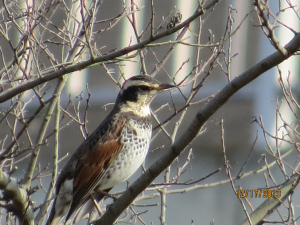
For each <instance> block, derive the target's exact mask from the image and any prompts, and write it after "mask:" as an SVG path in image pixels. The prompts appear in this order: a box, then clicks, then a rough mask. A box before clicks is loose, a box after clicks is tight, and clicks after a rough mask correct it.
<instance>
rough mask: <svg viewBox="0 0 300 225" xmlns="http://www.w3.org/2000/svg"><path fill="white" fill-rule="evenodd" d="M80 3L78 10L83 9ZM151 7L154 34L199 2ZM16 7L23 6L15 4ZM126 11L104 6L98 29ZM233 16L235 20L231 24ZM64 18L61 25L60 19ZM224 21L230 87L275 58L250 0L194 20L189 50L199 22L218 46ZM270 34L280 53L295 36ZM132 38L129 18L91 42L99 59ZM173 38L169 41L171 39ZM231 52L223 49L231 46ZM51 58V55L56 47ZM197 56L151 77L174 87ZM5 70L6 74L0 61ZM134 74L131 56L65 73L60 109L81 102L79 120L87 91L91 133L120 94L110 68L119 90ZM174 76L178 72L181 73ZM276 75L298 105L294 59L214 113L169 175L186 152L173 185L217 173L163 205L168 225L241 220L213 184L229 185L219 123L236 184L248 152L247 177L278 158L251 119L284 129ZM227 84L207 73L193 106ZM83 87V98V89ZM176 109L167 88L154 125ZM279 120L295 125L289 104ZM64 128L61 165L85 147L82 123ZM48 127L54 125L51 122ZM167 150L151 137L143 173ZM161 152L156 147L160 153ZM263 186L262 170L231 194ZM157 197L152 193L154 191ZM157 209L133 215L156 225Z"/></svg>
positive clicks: (45, 181) (146, 5)
mask: <svg viewBox="0 0 300 225" xmlns="http://www.w3.org/2000/svg"><path fill="white" fill-rule="evenodd" d="M207 2H210V1H207ZM287 2H288V1H285V0H278V1H274V2H272V3H269V5H270V9H271V10H273V12H274V13H277V12H279V11H280V10H279V7H281V9H284V8H286V7H288V5H285V4H287ZM289 2H293V3H294V5H296V4H298V2H296V0H294V1H289ZM77 3H78V4H79V2H77ZM134 3H135V4H136V5H137V6H138V7H139V8H140V11H139V12H138V13H136V18H137V22H138V27H139V28H140V29H141V30H142V29H143V28H145V27H146V25H147V24H148V23H149V18H150V15H151V5H150V3H151V1H146V0H144V1H142V0H138V1H134ZM153 3H154V11H155V18H156V25H157V26H158V24H159V22H161V21H164V18H167V16H168V14H169V13H171V14H172V13H173V14H174V15H176V13H178V12H179V13H180V14H181V15H182V19H181V21H184V20H185V19H187V18H188V17H189V16H191V14H192V13H193V12H194V11H195V9H196V8H197V4H198V3H197V1H196V0H188V1H179V0H178V1H175V0H165V1H153ZM18 4H21V3H20V2H18ZM24 4H25V3H24ZM68 4H71V2H68ZM74 4H76V1H74ZM130 4H132V2H131V1H123V2H122V1H117V0H111V1H103V3H102V5H101V7H100V8H99V12H98V13H97V20H98V21H101V20H105V19H107V18H112V17H113V16H115V15H118V14H119V13H120V12H122V11H123V8H124V7H125V6H129V5H130ZM291 4H292V3H291ZM298 8H299V7H298ZM229 12H230V15H231V17H229ZM77 13H78V12H77ZM60 14H61V15H62V17H60V16H59V15H60ZM77 16H78V18H80V13H78V15H76V12H74V17H77ZM63 18H64V17H63V14H62V12H60V11H59V10H58V11H57V13H56V14H55V16H54V17H53V18H52V20H53V23H54V24H59V23H60V21H62V20H63ZM277 18H278V20H280V21H281V22H282V23H288V26H290V27H292V28H293V29H295V30H299V27H300V20H299V17H297V16H296V13H295V12H293V11H292V10H282V11H280V13H278V17H277ZM228 19H232V23H233V30H235V29H237V31H236V33H235V34H234V35H233V36H232V37H231V38H232V39H231V45H232V46H231V53H230V54H231V56H234V57H232V59H231V66H230V72H231V74H230V75H231V77H230V79H231V80H232V79H234V77H236V76H238V75H240V74H241V73H243V72H244V71H245V70H246V69H247V68H249V67H251V65H253V64H255V63H256V62H259V61H260V60H261V59H263V58H264V57H266V56H268V55H270V54H271V53H273V52H275V49H274V47H273V46H272V45H271V44H270V41H269V40H268V38H267V37H266V36H265V35H264V34H263V32H262V30H261V28H260V27H259V26H258V20H257V16H256V13H255V12H254V6H253V1H248V0H230V1H229V0H228V1H221V2H219V3H218V4H217V5H216V6H215V7H214V10H210V11H209V12H207V13H206V14H205V15H204V16H203V17H202V19H201V20H198V21H196V22H194V23H192V24H191V25H190V33H187V34H186V35H185V37H186V38H187V40H186V42H190V43H192V42H193V40H195V38H196V37H195V36H196V35H192V32H193V31H195V30H196V29H197V28H198V26H200V23H201V22H202V21H203V25H202V32H201V38H200V42H201V43H203V44H205V43H208V42H209V41H210V40H211V38H214V40H213V41H212V42H217V41H218V40H219V39H220V38H221V37H222V36H223V35H224V32H225V28H226V24H227V21H228ZM74 26H75V25H74ZM108 26H109V24H105V23H100V24H99V26H98V27H97V29H99V30H100V29H106V28H107V27H108ZM165 27H166V24H165V25H163V29H165ZM275 34H276V36H277V38H278V39H279V41H280V43H281V44H282V45H284V44H285V43H287V42H288V41H289V40H290V39H291V38H292V37H293V33H292V32H291V30H290V29H288V28H287V27H285V26H278V28H277V29H276V30H275ZM146 36H147V34H146ZM173 36H174V35H173ZM133 37H134V33H133V30H132V26H131V24H130V23H129V22H128V20H125V19H124V20H122V21H121V22H119V23H117V24H116V25H115V26H114V27H113V29H111V30H110V32H107V33H106V32H103V33H100V32H99V36H97V35H96V36H95V39H99V45H101V46H102V49H101V52H103V53H104V52H106V53H107V52H110V51H112V50H114V49H120V48H122V47H124V46H128V45H132V44H134V43H135V38H133ZM16 39H18V37H16ZM173 39H175V36H174V37H173ZM168 40H169V37H166V38H163V39H162V40H160V41H158V42H163V41H168ZM158 42H157V43H158ZM0 43H1V40H0ZM2 43H4V42H2ZM0 45H1V48H2V51H3V52H5V51H6V50H5V49H9V46H6V45H5V44H0ZM227 45H229V44H228V43H227ZM169 47H170V46H168V45H162V46H159V47H153V50H150V49H147V51H149V52H150V51H155V57H156V58H157V59H161V58H162V57H163V56H164V55H165V54H166V52H167V51H168V49H169ZM53 48H55V47H53ZM59 51H60V49H57V54H58V53H59ZM7 52H8V56H7V57H9V51H7ZM53 52H54V53H55V49H54V50H53ZM197 53H198V52H197V48H193V47H192V46H188V45H179V46H177V47H176V49H175V51H174V52H173V54H172V56H171V57H170V59H169V60H168V61H167V63H166V64H165V65H164V69H163V70H161V71H160V72H159V73H158V74H157V76H156V78H157V79H158V80H160V81H162V82H169V83H170V82H171V80H170V79H169V77H168V75H167V74H170V75H171V76H173V75H175V74H176V78H175V79H174V80H175V82H177V83H178V82H180V81H181V80H182V79H183V78H184V77H185V76H187V74H189V72H190V71H191V70H192V67H193V65H194V64H195V62H194V61H193V60H194V59H195V57H196V54H197ZM210 54H211V49H205V48H203V50H202V49H201V52H200V55H201V57H200V58H201V59H202V60H203V62H205V61H206V60H208V57H209V56H210ZM226 54H227V53H226ZM58 55H59V54H58ZM155 57H154V54H153V55H152V54H147V58H146V67H147V71H148V72H149V73H150V72H151V71H152V70H153V69H154V68H155V66H156V64H157V59H156V58H155ZM183 62H188V63H186V64H184V66H182V68H181V65H182V63H183ZM0 64H1V63H0ZM1 67H3V62H2V64H1ZM140 68H141V65H140V63H139V60H138V57H136V58H132V59H131V60H128V61H121V62H119V63H111V64H109V63H108V64H106V68H104V67H102V66H93V67H90V68H87V69H84V70H81V71H77V72H74V73H72V74H71V75H69V78H68V81H67V85H66V87H65V88H64V90H63V93H62V95H61V106H62V107H66V106H67V104H69V102H70V99H71V101H72V103H74V105H77V104H78V103H79V102H80V105H79V112H80V114H81V115H83V114H84V111H85V109H86V105H87V103H86V98H87V97H88V92H89V93H90V94H91V97H90V102H89V107H88V111H87V119H88V124H87V128H88V131H89V133H91V132H92V131H94V130H95V129H96V127H97V126H98V125H99V124H100V123H101V121H102V120H103V119H104V118H105V117H106V116H107V115H108V113H109V112H110V110H111V109H112V107H113V105H112V104H110V103H114V100H115V99H116V96H117V94H118V91H119V88H118V87H117V86H116V85H115V83H114V82H113V81H112V79H111V78H110V77H109V76H108V75H107V71H106V69H109V70H110V71H112V73H111V74H112V76H113V77H114V78H115V79H116V80H118V81H119V83H122V79H121V76H120V74H121V73H122V74H124V76H125V77H126V78H129V77H131V76H133V75H137V74H140ZM179 68H181V69H180V70H179ZM279 69H280V71H281V73H282V76H283V77H284V79H285V78H286V77H288V76H289V79H290V83H291V84H292V89H293V90H294V94H295V97H296V98H297V97H298V96H299V94H300V93H299V57H293V58H290V59H289V60H287V61H286V62H284V63H282V64H281V65H279V66H278V68H274V69H272V70H270V71H268V72H266V73H265V74H263V75H262V76H260V77H259V78H257V79H256V80H255V81H253V82H252V83H250V84H249V85H247V86H246V87H244V88H243V89H241V90H240V91H239V92H238V93H237V94H236V95H234V96H233V97H232V98H231V99H230V101H228V102H227V103H226V104H225V105H224V106H223V107H222V108H221V109H220V110H219V111H217V112H216V113H215V114H214V116H213V117H211V118H210V120H209V121H208V122H207V124H206V125H205V131H204V132H203V133H202V134H201V135H199V136H198V137H197V138H196V139H195V140H194V141H193V142H192V144H191V145H190V146H188V148H187V149H186V151H185V152H184V153H183V154H182V155H181V156H180V157H179V158H178V159H177V160H176V161H175V162H174V163H173V165H172V167H171V177H174V176H176V173H177V170H178V168H179V167H181V166H182V165H183V164H184V163H185V162H186V160H187V157H188V153H189V150H192V154H191V159H190V161H189V163H188V165H187V166H186V168H185V169H186V171H185V173H184V174H183V175H182V176H180V178H179V180H178V182H186V181H190V180H191V179H192V180H198V179H201V178H202V177H205V176H207V175H208V174H210V173H212V172H214V171H215V170H217V169H218V168H221V167H222V169H221V170H220V171H219V172H218V173H216V174H214V175H212V176H211V177H209V178H207V179H205V180H203V181H201V182H199V183H198V184H197V185H198V186H199V188H197V187H196V186H195V188H194V189H195V190H191V191H188V192H186V193H176V194H169V195H168V196H167V202H166V204H167V214H166V222H167V224H224V225H227V224H228V225H229V224H239V223H241V222H242V221H243V220H244V219H245V218H246V216H245V213H244V211H243V208H242V206H241V203H240V201H239V200H238V198H237V197H236V195H235V193H234V191H233V189H232V186H231V184H230V182H225V183H224V184H218V183H219V182H221V181H226V180H228V175H227V174H226V170H225V168H224V167H223V165H224V157H223V149H222V142H221V127H220V122H221V121H222V120H223V123H224V129H225V145H226V154H227V159H228V160H229V163H230V165H231V174H232V176H236V175H237V174H238V173H239V171H240V170H241V169H242V167H243V165H244V163H245V161H246V160H247V158H248V155H249V153H250V152H251V150H252V149H253V152H252V154H251V156H250V158H249V160H248V162H247V163H246V165H245V166H244V168H243V171H244V173H246V172H250V171H255V170H257V169H259V168H260V167H262V166H264V165H265V160H266V161H267V162H268V163H271V162H272V161H274V158H273V157H272V156H270V154H268V153H267V151H266V148H267V145H266V142H265V139H264V136H263V132H262V130H261V128H260V127H259V126H258V125H257V123H255V122H253V121H254V117H256V118H259V117H260V116H261V118H262V120H263V123H264V126H265V129H266V130H267V131H269V132H270V133H271V134H276V127H277V128H278V127H280V124H278V123H280V120H277V119H278V114H277V108H278V105H279V104H281V102H282V99H283V97H282V91H281V88H280V85H279V84H278V81H277V80H278V78H279V72H278V70H279ZM228 79H229V78H228V76H226V75H225V74H224V73H223V71H222V70H221V69H220V68H216V69H215V70H213V74H212V75H211V76H209V77H208V78H207V80H206V81H205V84H204V86H203V87H202V88H201V89H200V91H199V92H198V94H197V96H196V97H195V99H194V101H197V100H201V99H203V98H206V97H209V96H210V95H212V94H213V93H215V92H217V91H219V90H221V89H222V88H223V87H224V86H225V85H226V84H227V83H228ZM55 82H56V81H51V82H50V83H51V85H50V86H49V90H52V89H53V87H54V84H55ZM87 85H88V90H89V91H87V88H86V86H87ZM181 91H182V92H183V93H186V94H188V93H189V91H190V86H187V87H182V88H181ZM50 93H51V92H50V91H48V92H47V94H49V95H50ZM47 94H46V96H47ZM26 95H27V96H25V98H27V99H30V98H31V96H32V92H31V91H28V92H27V94H26ZM172 101H174V104H175V108H176V109H177V110H178V109H180V108H181V107H183V106H184V105H185V99H184V98H183V97H182V95H181V94H180V92H179V90H173V91H172V93H163V94H161V95H160V96H158V97H157V98H156V99H155V100H154V101H153V103H152V105H151V106H152V110H153V111H154V112H155V111H156V110H157V109H158V108H160V107H161V106H162V105H164V104H166V103H168V104H169V106H168V107H166V108H165V110H164V111H159V112H158V113H157V116H158V118H159V119H160V121H163V120H164V119H166V118H168V117H169V116H171V115H172V113H173V106H172ZM9 104H10V103H9V102H5V103H2V104H1V105H0V108H1V109H3V110H5V109H7V108H8V107H9ZM37 104H38V102H37V101H36V105H37ZM204 104H205V102H203V103H201V104H197V105H195V106H191V107H189V110H188V112H187V115H186V116H185V118H184V120H183V123H182V125H181V126H180V129H179V131H178V136H180V135H181V134H182V133H183V132H184V131H185V130H186V129H187V128H188V126H189V124H190V122H191V121H192V119H193V118H194V116H195V115H196V113H197V112H198V111H199V109H201V107H203V105H204ZM36 105H35V104H34V101H33V103H32V104H31V105H30V107H27V108H26V110H28V115H31V114H32V112H33V110H35V107H36ZM280 112H281V114H282V117H283V118H284V119H285V121H286V122H289V123H292V121H293V118H294V117H293V116H292V113H291V112H290V110H289V108H288V106H287V105H286V104H283V105H282V106H281V111H280ZM66 117H67V116H66ZM178 118H179V116H176V117H175V118H173V119H172V121H171V122H170V123H169V124H168V125H167V126H166V129H167V130H168V131H170V132H171V131H172V129H173V127H174V123H175V122H176V121H177V119H178ZM42 119H43V118H42V117H41V118H36V119H35V120H34V121H33V122H32V124H31V126H30V128H29V129H30V130H31V131H36V132H38V129H39V126H40V123H41V121H42ZM65 121H67V122H65ZM65 121H64V122H62V125H61V126H62V127H63V129H62V130H61V132H60V137H59V138H60V153H59V154H60V157H62V156H64V155H66V154H67V153H69V154H72V152H74V151H75V150H76V148H77V147H78V146H79V145H80V144H81V142H82V141H83V137H82V135H81V131H80V129H79V126H78V124H77V123H75V122H70V120H68V119H66V120H65ZM154 124H155V122H154ZM50 126H51V127H53V126H54V124H52V125H50ZM50 131H51V129H49V134H50V133H51V132H50ZM157 131H158V129H157V130H154V133H153V136H155V134H156V132H157ZM7 134H8V130H7V129H5V125H4V126H3V127H2V128H1V130H0V135H1V136H0V137H1V140H3V139H4V137H5V136H6V135H7ZM268 140H269V141H270V143H269V144H270V146H272V147H274V148H275V144H276V143H275V141H273V140H272V139H268ZM53 144H54V143H53V138H52V137H49V140H48V144H47V145H46V146H43V147H42V148H41V149H42V150H41V154H40V157H39V163H40V167H41V168H43V167H45V166H46V165H48V164H49V167H47V170H46V172H47V171H48V174H49V171H51V167H52V166H53V165H52V164H51V161H50V160H49V159H52V157H53V154H52V149H53ZM170 144H171V143H170V140H169V139H168V137H167V136H165V135H164V134H163V133H160V134H159V135H158V136H157V137H155V139H154V140H153V142H152V144H151V147H150V151H149V154H148V156H147V158H146V161H145V168H148V167H149V166H150V165H151V164H152V163H154V162H155V161H156V160H157V159H158V158H159V157H160V156H161V155H162V154H164V153H165V151H166V150H167V149H168V147H169V146H170ZM162 146H163V147H162ZM157 148H159V149H158V150H157ZM290 149H292V147H291V146H290V145H282V146H281V151H282V154H284V153H285V152H286V151H287V150H290ZM29 156H30V155H29ZM264 156H265V157H264ZM65 162H66V160H64V161H62V162H61V163H60V164H59V166H60V167H62V166H63V164H64V163H65ZM285 162H286V164H287V165H292V166H293V165H294V164H296V163H298V152H297V151H296V150H295V149H294V150H293V151H292V153H290V154H289V155H288V156H287V157H286V159H285ZM26 163H27V161H26V160H23V161H21V162H20V163H19V164H18V167H19V169H18V171H16V172H15V173H14V174H15V176H17V177H20V178H22V175H23V174H24V168H25V165H26ZM287 170H288V171H290V170H291V169H290V168H289V166H287ZM271 171H272V175H273V177H274V179H275V180H276V182H277V183H278V184H280V183H283V182H284V181H285V177H284V175H283V174H282V173H281V171H280V169H279V168H278V166H276V165H275V166H274V167H272V168H271ZM141 173H142V171H141V169H140V170H138V171H137V172H136V174H135V175H134V176H133V177H131V178H130V179H129V181H128V182H129V183H132V182H133V181H134V180H135V179H136V178H137V177H138V176H139V175H140V174H141ZM163 176H164V174H162V175H161V177H159V178H157V179H156V180H155V183H163ZM268 179H269V178H268V173H267V171H264V172H263V173H260V174H256V175H253V176H249V177H246V178H244V179H241V180H237V181H236V182H235V183H234V185H235V187H236V188H237V189H238V188H239V187H241V188H242V189H244V190H254V189H257V188H264V187H266V180H268ZM41 180H42V186H43V187H44V188H45V189H47V188H48V185H49V182H50V178H49V176H48V177H46V178H41V179H40V180H39V179H37V180H36V181H35V182H34V183H33V185H34V184H35V185H41ZM126 185H127V183H126V182H124V183H123V184H120V185H118V186H117V187H115V188H114V189H113V190H112V193H114V192H118V191H121V190H123V189H124V188H125V187H126ZM270 186H274V184H272V183H270ZM189 187H190V186H185V185H174V186H171V187H170V188H169V189H168V190H173V189H174V190H177V189H181V188H182V189H183V188H189ZM153 193H157V192H156V191H153ZM147 194H149V193H147ZM44 196H45V191H44V190H43V189H40V190H39V191H38V192H36V193H35V194H34V195H33V196H32V198H33V200H34V201H36V205H39V204H41V203H42V202H43V200H44ZM293 198H294V203H295V206H297V205H298V204H299V200H298V201H297V199H300V196H299V193H297V192H296V193H295V194H294V197H293ZM248 200H249V202H250V204H251V205H252V207H253V208H254V209H255V208H256V207H257V206H259V205H260V204H261V203H262V202H263V201H264V200H265V199H263V198H249V199H248ZM159 202H160V199H159V197H158V198H154V199H151V200H144V201H142V202H139V204H153V206H147V207H145V206H140V207H135V210H136V212H137V213H141V215H140V217H141V218H142V219H143V221H144V222H145V223H146V224H160V220H159V215H160V206H159V205H157V206H155V204H157V203H158V204H159ZM245 204H246V203H245ZM246 208H247V210H248V212H249V213H251V209H250V207H249V205H247V207H246ZM282 210H283V211H282V213H283V214H284V216H288V214H287V211H284V209H282ZM295 215H299V216H300V213H299V210H298V208H297V207H295ZM296 217H297V216H296ZM278 218H279V216H278V214H276V213H274V214H273V215H272V217H271V218H270V220H277V219H278ZM132 221H133V220H132ZM82 224H85V223H82ZM136 224H141V222H140V221H137V222H136Z"/></svg>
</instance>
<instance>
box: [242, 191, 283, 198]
mask: <svg viewBox="0 0 300 225" xmlns="http://www.w3.org/2000/svg"><path fill="white" fill-rule="evenodd" d="M236 195H237V197H239V198H271V197H274V198H279V197H280V196H281V191H280V190H271V189H250V190H243V189H241V190H236Z"/></svg>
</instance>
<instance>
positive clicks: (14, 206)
mask: <svg viewBox="0 0 300 225" xmlns="http://www.w3.org/2000/svg"><path fill="white" fill-rule="evenodd" d="M0 189H1V190H2V192H3V197H4V199H6V200H7V201H8V202H10V204H9V205H8V206H7V207H6V208H7V211H10V212H12V213H13V214H14V215H16V216H17V217H18V219H19V220H20V224H23V225H34V220H33V216H34V215H33V211H32V207H31V205H30V204H29V203H30V200H29V196H28V194H27V192H26V191H25V190H24V189H23V188H21V187H20V186H19V184H18V182H17V180H16V179H14V178H11V177H9V176H8V175H7V174H6V173H4V172H3V171H2V170H0ZM11 201H12V202H11Z"/></svg>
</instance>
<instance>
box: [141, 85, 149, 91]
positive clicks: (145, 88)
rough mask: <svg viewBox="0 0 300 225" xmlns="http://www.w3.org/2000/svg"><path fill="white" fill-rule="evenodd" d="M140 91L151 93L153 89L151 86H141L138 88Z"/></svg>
mask: <svg viewBox="0 0 300 225" xmlns="http://www.w3.org/2000/svg"><path fill="white" fill-rule="evenodd" d="M138 88H139V90H140V91H150V90H151V88H150V87H149V86H146V85H141V86H139V87H138Z"/></svg>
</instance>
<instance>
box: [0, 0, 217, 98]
mask: <svg viewBox="0 0 300 225" xmlns="http://www.w3.org/2000/svg"><path fill="white" fill-rule="evenodd" d="M219 1H220V0H213V1H212V2H211V3H209V4H207V5H206V6H205V7H204V8H201V7H198V8H197V10H196V11H195V12H194V14H193V15H192V16H191V17H189V18H188V19H186V20H185V21H184V22H182V23H181V24H179V25H177V26H175V27H174V28H172V29H170V30H166V31H165V32H162V33H159V34H157V35H155V36H150V37H149V38H148V39H146V40H144V41H142V42H140V43H138V44H135V45H132V46H128V47H125V48H122V49H120V50H118V51H115V52H113V53H111V54H107V55H104V56H100V57H97V58H94V59H93V58H90V59H88V60H86V61H83V62H79V63H76V64H73V65H70V66H67V67H64V66H61V67H60V68H57V70H56V71H52V72H49V73H47V74H43V75H42V76H39V77H37V78H35V79H33V80H29V81H26V82H24V83H22V84H19V85H17V86H15V87H13V88H10V89H8V90H6V91H3V92H2V93H1V94H0V103H2V102H5V101H7V100H9V99H11V98H12V97H14V96H16V95H18V94H20V93H22V92H24V91H26V90H29V89H31V88H33V87H35V86H37V85H40V84H43V83H45V82H47V81H50V80H53V79H55V78H58V77H61V76H63V75H65V74H68V73H71V72H74V71H78V70H82V69H85V68H87V67H89V66H93V65H97V64H101V63H104V62H107V61H110V60H116V59H117V58H118V57H120V56H123V55H126V54H128V53H130V52H132V51H135V50H138V49H141V48H144V47H145V46H146V45H147V44H149V43H152V42H154V41H156V40H158V39H160V38H163V37H166V36H169V35H171V34H173V33H175V32H176V31H178V30H180V29H182V28H183V27H186V26H188V25H189V24H190V23H191V22H192V21H194V20H195V19H196V18H198V17H199V16H201V15H203V14H204V13H205V12H206V10H208V9H210V8H212V7H213V6H214V5H215V4H217V3H218V2H219Z"/></svg>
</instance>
